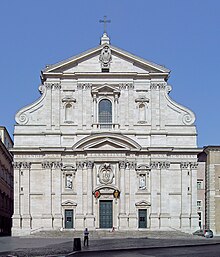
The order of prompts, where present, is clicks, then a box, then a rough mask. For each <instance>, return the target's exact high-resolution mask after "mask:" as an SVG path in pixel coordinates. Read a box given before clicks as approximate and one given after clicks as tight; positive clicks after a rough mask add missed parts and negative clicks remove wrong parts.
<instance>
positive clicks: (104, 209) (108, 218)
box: [99, 200, 112, 228]
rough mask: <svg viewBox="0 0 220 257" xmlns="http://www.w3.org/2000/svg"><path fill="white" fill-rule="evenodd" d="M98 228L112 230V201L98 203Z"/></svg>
mask: <svg viewBox="0 0 220 257" xmlns="http://www.w3.org/2000/svg"><path fill="white" fill-rule="evenodd" d="M99 224H100V225H99V226H100V228H112V201H111V200H100V201H99Z"/></svg>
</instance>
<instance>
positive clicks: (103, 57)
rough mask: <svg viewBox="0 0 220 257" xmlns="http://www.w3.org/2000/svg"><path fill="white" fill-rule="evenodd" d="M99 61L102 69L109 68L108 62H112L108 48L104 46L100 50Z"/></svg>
mask: <svg viewBox="0 0 220 257" xmlns="http://www.w3.org/2000/svg"><path fill="white" fill-rule="evenodd" d="M99 60H100V62H101V65H102V68H109V65H110V62H111V60H112V55H111V49H110V48H109V46H107V45H106V46H104V47H103V48H102V51H101V54H100V56H99Z"/></svg>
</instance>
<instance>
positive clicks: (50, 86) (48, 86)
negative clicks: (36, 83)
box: [44, 82, 61, 90]
mask: <svg viewBox="0 0 220 257" xmlns="http://www.w3.org/2000/svg"><path fill="white" fill-rule="evenodd" d="M44 85H45V87H46V89H54V90H60V89H61V83H60V82H45V83H44Z"/></svg>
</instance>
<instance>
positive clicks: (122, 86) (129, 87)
mask: <svg viewBox="0 0 220 257" xmlns="http://www.w3.org/2000/svg"><path fill="white" fill-rule="evenodd" d="M119 89H120V90H133V89H134V84H133V83H119Z"/></svg>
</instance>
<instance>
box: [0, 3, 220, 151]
mask: <svg viewBox="0 0 220 257" xmlns="http://www.w3.org/2000/svg"><path fill="white" fill-rule="evenodd" d="M104 15H107V17H108V19H111V23H110V24H108V26H107V31H108V34H109V36H110V38H111V43H112V44H113V45H115V46H117V47H120V48H122V49H125V50H126V51H128V52H131V53H133V54H135V55H137V56H140V57H142V58H145V59H147V60H149V61H153V62H155V63H158V64H161V65H164V66H166V67H167V68H169V69H170V70H171V74H170V79H169V84H171V85H172V87H173V90H172V92H171V97H172V98H173V99H174V100H175V101H177V102H178V103H181V104H183V105H185V106H187V107H189V108H190V109H191V110H192V111H193V112H194V113H195V114H196V117H197V119H196V125H197V130H198V146H200V147H202V146H205V145H220V136H219V132H220V129H219V128H220V118H219V110H220V108H219V106H220V101H219V98H220V83H219V75H220V72H219V68H220V50H219V49H220V1H218V0H209V1H208V0H157V1H152V0H136V1H133V0H108V1H105V0H62V1H61V0H59V1H58V0H32V1H30V0H19V1H17V0H13V1H12V0H2V1H1V5H0V33H1V40H0V46H1V47H0V74H1V87H0V90H1V91H0V92H1V100H0V110H1V111H0V125H2V126H5V127H7V129H8V130H9V132H10V133H11V135H12V134H13V126H14V124H15V120H14V116H15V113H16V112H17V111H18V110H19V109H20V108H21V107H23V106H25V105H27V104H29V103H31V102H33V101H35V100H36V99H37V98H38V97H39V92H38V86H39V84H40V71H41V70H42V69H43V68H44V67H45V66H46V65H47V64H53V63H56V62H58V61H61V60H64V59H66V58H68V57H71V56H73V55H75V54H78V53H80V52H83V51H85V50H87V49H89V48H92V47H95V46H97V45H98V44H99V40H100V36H101V35H102V32H103V24H100V23H99V19H101V18H103V16H104Z"/></svg>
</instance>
